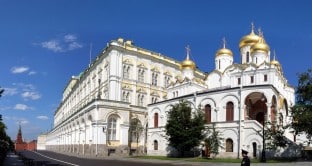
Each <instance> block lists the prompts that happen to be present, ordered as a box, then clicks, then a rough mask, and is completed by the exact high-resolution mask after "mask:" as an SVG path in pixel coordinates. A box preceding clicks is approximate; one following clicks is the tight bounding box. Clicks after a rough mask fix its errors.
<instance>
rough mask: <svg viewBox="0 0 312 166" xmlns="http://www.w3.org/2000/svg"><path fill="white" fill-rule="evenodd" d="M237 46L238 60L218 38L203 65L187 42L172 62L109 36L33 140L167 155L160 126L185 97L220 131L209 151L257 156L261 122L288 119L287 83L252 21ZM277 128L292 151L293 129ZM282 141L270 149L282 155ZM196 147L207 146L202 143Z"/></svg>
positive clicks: (76, 149) (77, 150)
mask: <svg viewBox="0 0 312 166" xmlns="http://www.w3.org/2000/svg"><path fill="white" fill-rule="evenodd" d="M238 46H239V50H240V55H237V56H240V59H241V61H240V62H234V57H233V56H234V55H233V52H232V51H231V50H230V49H229V48H227V46H226V43H225V41H224V44H223V47H222V48H220V49H219V50H217V51H216V53H215V56H214V64H215V68H214V69H213V70H212V71H210V72H203V71H201V70H200V69H198V68H197V67H196V63H195V62H194V61H192V59H191V57H190V49H189V47H187V49H186V55H185V60H184V61H182V62H180V61H177V60H175V59H173V58H170V57H168V56H165V55H162V54H160V53H157V52H153V51H150V50H147V49H144V48H140V47H138V46H136V45H135V44H134V43H133V42H132V41H130V40H125V39H122V38H118V39H117V40H112V41H110V42H109V43H108V44H107V47H105V48H104V49H103V50H102V51H101V53H100V54H99V55H98V56H97V57H96V59H95V60H94V61H93V62H92V63H91V64H90V65H89V66H87V68H86V69H85V70H84V71H83V72H81V73H80V74H79V75H77V76H72V77H71V78H70V80H69V81H68V83H67V85H66V86H65V88H64V91H63V96H62V100H61V103H59V105H58V107H57V110H56V111H55V114H54V126H53V129H52V130H51V131H49V132H48V133H46V134H45V135H41V136H39V138H38V142H39V139H40V140H42V139H44V141H43V142H44V143H43V144H44V146H42V148H43V149H46V150H50V151H55V152H60V153H67V154H68V153H70V154H75V155H80V156H108V155H128V154H130V153H132V152H136V153H140V154H147V155H157V156H166V155H171V154H170V152H171V151H172V148H171V147H170V146H169V145H168V140H167V139H166V138H167V137H166V131H165V125H166V123H167V116H168V111H170V110H171V108H172V105H173V104H176V103H179V101H181V100H185V101H187V102H188V103H189V106H190V107H191V108H192V109H193V110H194V111H195V110H197V109H198V108H199V109H200V110H201V111H202V112H203V113H204V117H205V120H206V124H205V125H206V127H211V126H212V125H214V126H215V128H216V130H217V131H219V132H220V137H222V139H221V147H220V149H219V152H220V153H219V154H218V156H217V157H223V158H224V157H225V158H227V157H229V158H237V157H241V156H240V152H241V149H245V150H247V151H249V156H250V157H255V158H259V157H261V152H262V149H263V142H264V141H263V132H262V130H263V125H265V124H267V122H269V123H270V124H273V125H274V126H286V125H288V124H290V123H291V121H292V118H291V111H290V109H291V107H292V106H293V105H294V104H295V90H294V87H293V86H291V85H289V84H288V82H287V79H286V78H285V76H284V74H283V69H282V64H280V63H279V61H278V60H277V59H276V58H275V56H274V55H273V54H272V52H271V50H270V46H269V45H268V43H267V42H266V41H265V38H264V36H263V33H262V32H261V31H260V32H257V33H256V32H255V31H254V28H253V27H252V28H251V32H250V33H249V34H247V35H245V36H243V37H242V38H241V40H240V41H239V43H238ZM211 62H213V59H211ZM133 124H135V128H136V129H137V130H132V128H133V127H132V126H131V125H133ZM284 136H285V137H286V138H287V140H288V141H289V142H291V144H292V147H293V148H294V149H293V151H296V145H299V144H303V145H304V144H305V136H304V134H301V135H295V134H294V132H293V130H292V129H286V130H285V133H284ZM287 148H290V147H286V148H285V149H279V151H276V153H275V154H273V155H285V154H284V151H286V150H287ZM38 149H40V148H38ZM198 149H202V151H205V150H207V149H206V147H205V146H204V145H200V146H199V147H198ZM298 153H299V152H298ZM292 154H293V155H294V153H292Z"/></svg>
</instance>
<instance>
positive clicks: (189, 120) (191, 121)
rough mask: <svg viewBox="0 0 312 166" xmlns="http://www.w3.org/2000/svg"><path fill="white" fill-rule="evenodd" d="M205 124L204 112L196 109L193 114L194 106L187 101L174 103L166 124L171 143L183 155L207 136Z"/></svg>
mask: <svg viewBox="0 0 312 166" xmlns="http://www.w3.org/2000/svg"><path fill="white" fill-rule="evenodd" d="M204 124H205V120H204V115H203V113H202V112H201V111H199V110H196V111H195V112H194V113H193V114H192V108H191V107H190V106H189V104H188V103H187V102H186V101H184V100H182V101H180V102H179V103H177V104H175V105H173V106H172V108H171V110H170V111H169V113H168V120H167V124H166V126H165V129H166V134H167V139H168V141H169V145H170V146H171V147H173V148H175V149H176V150H177V151H178V153H179V156H182V157H183V156H184V152H185V151H190V150H191V149H194V148H195V147H197V146H198V145H200V142H201V141H202V140H203V139H204V138H205V133H204V129H205V127H204Z"/></svg>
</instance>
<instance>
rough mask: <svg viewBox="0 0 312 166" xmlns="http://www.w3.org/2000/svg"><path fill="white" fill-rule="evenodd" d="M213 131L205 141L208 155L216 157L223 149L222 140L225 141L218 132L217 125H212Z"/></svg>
mask: <svg viewBox="0 0 312 166" xmlns="http://www.w3.org/2000/svg"><path fill="white" fill-rule="evenodd" d="M211 130H212V131H211V134H210V135H209V136H208V137H207V138H205V140H204V142H205V147H206V153H208V154H209V155H210V154H213V156H216V155H218V154H219V148H220V147H221V140H223V138H222V137H221V134H220V132H219V131H218V130H216V128H215V124H213V125H212V129H211Z"/></svg>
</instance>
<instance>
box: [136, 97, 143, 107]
mask: <svg viewBox="0 0 312 166" xmlns="http://www.w3.org/2000/svg"><path fill="white" fill-rule="evenodd" d="M137 102H138V106H143V105H144V95H143V94H139V95H138V101H137Z"/></svg>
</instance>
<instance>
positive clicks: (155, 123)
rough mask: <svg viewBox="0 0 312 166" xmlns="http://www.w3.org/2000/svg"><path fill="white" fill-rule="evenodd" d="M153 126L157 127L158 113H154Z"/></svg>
mask: <svg viewBox="0 0 312 166" xmlns="http://www.w3.org/2000/svg"><path fill="white" fill-rule="evenodd" d="M154 127H155V128H156V127H158V113H154Z"/></svg>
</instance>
